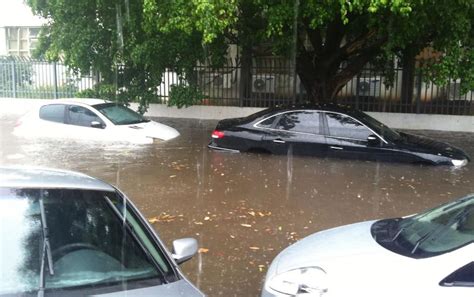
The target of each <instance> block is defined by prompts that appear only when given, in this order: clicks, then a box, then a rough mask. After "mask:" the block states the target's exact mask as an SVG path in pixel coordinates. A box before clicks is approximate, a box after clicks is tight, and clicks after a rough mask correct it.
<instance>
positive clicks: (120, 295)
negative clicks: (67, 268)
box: [89, 280, 204, 297]
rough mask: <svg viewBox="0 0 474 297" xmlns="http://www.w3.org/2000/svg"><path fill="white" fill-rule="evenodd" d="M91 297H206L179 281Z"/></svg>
mask: <svg viewBox="0 0 474 297" xmlns="http://www.w3.org/2000/svg"><path fill="white" fill-rule="evenodd" d="M89 296H91V297H126V296H137V297H140V296H170V297H179V296H182V297H187V296H189V297H198V296H201V297H202V296H204V294H202V293H201V292H199V291H198V290H197V289H196V288H195V287H194V286H192V285H191V284H190V283H189V282H187V281H186V280H179V281H176V282H173V283H169V284H164V285H159V286H152V287H146V288H140V289H134V290H126V291H119V292H113V293H106V294H99V295H89Z"/></svg>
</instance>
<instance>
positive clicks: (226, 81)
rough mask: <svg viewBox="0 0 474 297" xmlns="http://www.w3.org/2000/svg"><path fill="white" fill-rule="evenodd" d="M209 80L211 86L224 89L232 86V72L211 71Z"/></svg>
mask: <svg viewBox="0 0 474 297" xmlns="http://www.w3.org/2000/svg"><path fill="white" fill-rule="evenodd" d="M209 80H210V85H211V86H212V87H216V88H224V89H230V88H231V87H232V73H211V74H210V78H209Z"/></svg>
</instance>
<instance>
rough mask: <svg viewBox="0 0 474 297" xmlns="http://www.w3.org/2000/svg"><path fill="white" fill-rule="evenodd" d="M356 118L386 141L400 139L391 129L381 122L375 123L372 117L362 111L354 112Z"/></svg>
mask: <svg viewBox="0 0 474 297" xmlns="http://www.w3.org/2000/svg"><path fill="white" fill-rule="evenodd" d="M354 113H355V115H356V117H357V118H358V119H359V120H360V121H362V122H363V123H364V124H366V125H367V126H369V128H371V129H372V130H374V131H375V132H376V133H377V134H379V135H380V136H382V137H383V138H384V139H385V140H388V141H392V142H394V141H397V140H399V139H400V138H401V136H400V134H399V133H398V132H397V131H395V130H393V129H391V128H390V127H388V126H386V125H384V124H382V123H381V122H379V121H377V120H376V119H374V118H373V117H371V116H369V115H368V114H366V113H364V112H362V111H358V110H357V111H354Z"/></svg>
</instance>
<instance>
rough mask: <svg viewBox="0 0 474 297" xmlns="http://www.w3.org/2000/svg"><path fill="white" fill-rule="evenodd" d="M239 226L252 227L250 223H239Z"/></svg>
mask: <svg viewBox="0 0 474 297" xmlns="http://www.w3.org/2000/svg"><path fill="white" fill-rule="evenodd" d="M240 226H242V227H245V228H252V225H250V224H240Z"/></svg>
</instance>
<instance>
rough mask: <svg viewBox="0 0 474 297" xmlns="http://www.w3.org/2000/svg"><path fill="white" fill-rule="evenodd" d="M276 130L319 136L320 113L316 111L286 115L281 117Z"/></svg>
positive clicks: (288, 113)
mask: <svg viewBox="0 0 474 297" xmlns="http://www.w3.org/2000/svg"><path fill="white" fill-rule="evenodd" d="M275 129H279V130H286V131H292V132H303V133H311V134H319V113H318V112H315V111H296V112H287V113H284V114H282V115H281V116H280V119H279V120H278V123H277V124H276V126H275Z"/></svg>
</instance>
